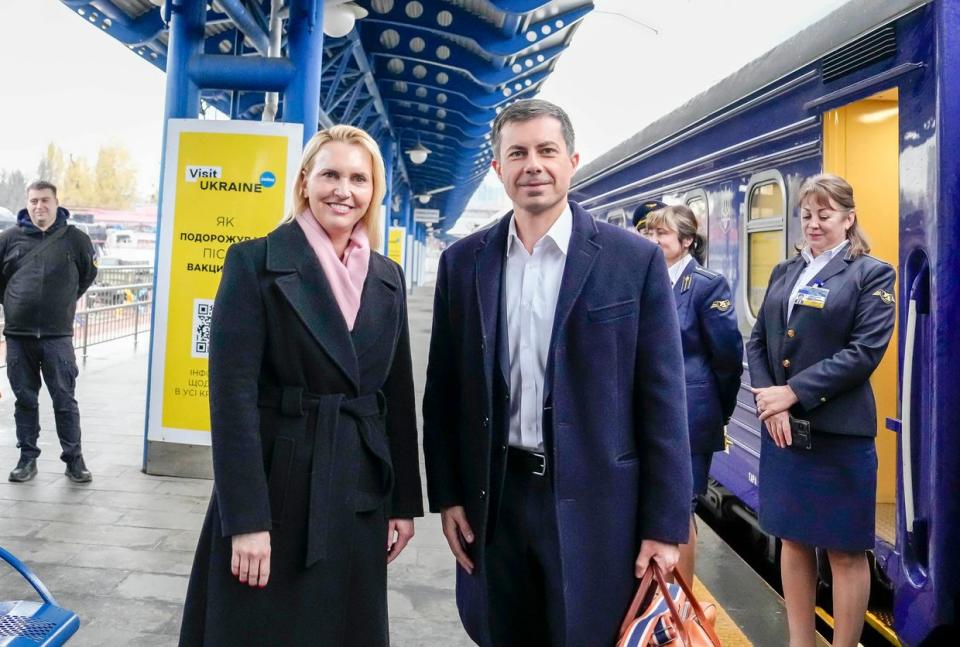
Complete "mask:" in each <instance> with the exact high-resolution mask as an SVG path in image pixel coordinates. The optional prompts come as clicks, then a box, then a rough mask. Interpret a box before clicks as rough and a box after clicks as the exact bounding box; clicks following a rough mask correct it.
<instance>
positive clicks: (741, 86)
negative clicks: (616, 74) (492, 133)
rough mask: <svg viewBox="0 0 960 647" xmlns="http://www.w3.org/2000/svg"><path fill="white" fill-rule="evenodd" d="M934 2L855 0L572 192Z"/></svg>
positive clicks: (607, 161)
mask: <svg viewBox="0 0 960 647" xmlns="http://www.w3.org/2000/svg"><path fill="white" fill-rule="evenodd" d="M928 2H929V0H852V1H851V2H848V3H847V4H845V5H843V6H842V7H840V8H838V9H836V10H835V11H833V12H832V13H830V14H829V15H828V16H826V17H824V18H823V19H821V20H819V21H818V22H816V23H814V24H812V25H810V26H809V27H807V28H805V29H804V30H803V31H801V32H799V33H797V34H796V35H794V36H792V37H791V38H789V39H788V40H786V41H784V42H783V43H781V44H780V45H778V46H776V47H775V48H773V49H772V50H770V51H769V52H767V53H766V54H764V55H763V56H761V57H760V58H757V59H755V60H754V61H752V62H750V63H748V64H747V65H745V66H744V67H742V68H741V69H740V70H738V71H737V72H735V73H733V74H731V75H730V76H728V77H727V78H725V79H723V80H722V81H720V82H719V83H717V84H716V85H714V86H713V87H711V88H709V89H708V90H706V91H704V92H702V93H700V94H698V95H697V96H695V97H693V98H692V99H690V100H689V101H687V102H686V103H685V104H683V105H682V106H680V107H679V108H677V109H676V110H673V111H672V112H670V113H669V114H667V115H664V116H663V117H661V118H660V119H658V120H656V121H654V122H653V123H651V124H650V125H649V126H647V127H646V128H644V129H643V130H641V131H640V132H638V133H637V134H635V135H634V136H633V137H630V138H629V139H627V140H626V141H624V142H622V143H621V144H619V145H617V146H615V147H614V148H612V149H610V150H609V151H607V152H606V153H604V154H603V155H601V156H600V157H598V158H597V159H595V160H593V161H591V162H590V163H588V164H585V165H584V166H582V167H581V168H580V170H579V171H577V174H576V175H575V176H574V179H573V187H574V188H575V189H576V188H582V187H584V186H586V185H588V184H589V183H591V182H592V181H595V180H597V179H599V178H600V177H601V176H603V175H606V174H607V173H609V172H612V171H613V170H615V169H616V168H618V167H620V166H622V165H626V164H628V163H629V162H630V161H631V160H632V159H634V158H636V157H637V156H639V155H640V154H642V153H643V152H644V151H646V150H648V149H650V148H652V147H654V146H655V145H656V144H658V143H659V142H661V141H663V140H664V139H666V138H668V137H670V136H671V135H674V134H676V133H678V132H680V131H683V130H685V129H687V128H690V127H693V126H696V125H697V124H698V123H700V122H703V121H706V120H707V119H708V118H709V117H710V116H712V115H714V114H715V113H717V112H719V111H722V110H723V109H724V108H726V107H728V106H730V105H731V104H733V103H735V102H736V101H738V100H740V99H742V98H744V97H746V96H748V95H750V94H752V93H753V92H756V91H757V90H760V89H761V88H764V87H766V86H768V85H769V84H771V83H773V82H775V81H777V80H778V79H781V78H783V77H784V76H786V75H788V74H790V73H791V72H794V71H795V70H797V69H799V68H801V67H803V66H805V65H808V64H809V63H812V62H813V61H815V60H817V59H819V58H820V57H822V56H823V55H824V54H826V53H828V52H830V51H832V50H835V49H837V48H838V47H841V46H843V45H844V44H846V43H848V42H849V41H851V40H854V39H856V38H857V37H859V36H862V35H864V34H866V33H868V32H870V31H872V30H873V29H875V28H876V27H878V26H880V25H882V24H884V23H887V22H889V21H891V20H893V19H894V18H896V17H898V16H900V15H903V14H904V13H907V12H909V11H911V10H913V9H916V8H917V7H920V6H923V5H925V4H927V3H928Z"/></svg>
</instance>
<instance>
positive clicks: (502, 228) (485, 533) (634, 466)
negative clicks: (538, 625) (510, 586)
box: [423, 202, 692, 645]
mask: <svg viewBox="0 0 960 647" xmlns="http://www.w3.org/2000/svg"><path fill="white" fill-rule="evenodd" d="M570 206H571V209H572V211H573V231H572V235H571V238H570V245H569V248H568V251H567V259H566V264H565V266H564V271H563V277H562V279H561V285H560V293H559V298H558V302H557V309H556V316H555V318H554V328H553V333H552V335H551V341H550V350H549V357H548V360H547V367H546V375H545V383H544V402H543V406H544V414H545V415H544V436H545V444H546V451H547V452H548V453H549V459H548V460H549V461H550V465H551V466H552V467H551V470H552V475H553V478H554V492H555V500H556V506H557V508H556V517H557V523H558V528H559V544H560V551H561V555H560V556H559V557H560V562H561V565H562V566H561V567H562V571H563V573H562V575H563V582H564V586H563V595H564V602H565V615H564V617H563V618H553V619H551V622H556V623H558V624H559V625H560V626H562V627H564V628H565V630H564V633H565V636H566V644H567V645H610V644H613V643H614V642H615V639H616V634H617V630H618V629H619V624H620V621H621V620H622V618H623V614H624V613H625V611H626V609H627V606H628V605H629V603H630V599H631V596H632V594H633V589H634V587H635V585H636V581H635V579H634V576H633V572H634V566H633V564H634V560H635V559H636V556H637V552H638V550H639V547H640V542H641V540H642V539H656V540H660V541H665V542H674V543H680V542H684V541H686V540H687V536H688V534H689V524H690V498H691V496H692V477H691V467H690V444H689V442H688V438H687V421H686V403H685V397H684V384H683V369H682V367H683V357H682V353H681V349H680V335H679V328H678V324H677V312H676V306H675V303H674V300H673V296H672V294H671V291H670V282H669V280H668V278H667V268H666V264H665V263H664V260H663V255H662V253H661V252H660V250H659V248H657V247H656V246H655V245H653V244H651V243H650V242H649V241H646V240H643V239H642V238H640V237H639V236H636V235H634V234H632V233H631V232H628V231H626V230H624V229H619V228H616V227H613V226H611V225H608V224H606V223H601V222H595V221H594V220H593V218H592V217H591V216H590V215H589V214H588V213H586V212H585V211H584V210H583V209H582V208H580V206H579V205H577V204H576V203H573V202H571V203H570ZM511 217H512V214H508V215H507V216H505V217H504V218H503V219H502V220H501V221H500V222H499V223H497V224H496V225H494V226H493V227H492V228H490V229H487V230H485V231H480V232H477V233H474V234H473V235H471V236H468V237H467V238H465V239H463V240H462V241H459V242H458V243H456V244H454V245H453V246H451V247H450V248H449V249H448V250H447V251H446V252H444V254H443V256H442V257H441V259H440V267H439V272H438V277H437V288H436V296H435V304H434V320H433V335H432V338H431V342H430V357H429V366H428V368H427V383H426V392H425V395H424V404H423V413H424V455H425V459H426V467H427V488H428V494H429V501H430V508H431V510H433V511H435V512H436V511H440V510H441V509H443V508H446V507H449V506H453V505H462V506H464V507H465V509H466V514H467V518H468V520H469V522H470V524H471V526H472V528H473V530H474V532H475V533H476V536H477V540H476V541H475V542H474V544H473V545H472V546H471V547H470V548H469V551H470V553H471V557H472V558H473V559H474V561H475V564H477V568H476V570H475V571H474V573H475V574H474V575H472V576H471V575H468V574H466V572H465V571H463V570H461V569H460V568H459V567H457V571H458V572H457V603H458V607H459V609H460V616H461V619H462V620H463V624H464V627H465V628H466V630H467V632H468V633H469V634H470V636H471V637H472V638H473V639H474V640H475V641H476V642H478V643H479V644H481V645H488V644H490V636H489V625H488V623H487V621H486V618H487V612H486V607H487V597H486V585H485V579H484V578H485V569H484V552H485V550H484V544H485V541H486V540H487V539H489V538H490V537H492V534H493V533H492V532H491V530H490V529H491V527H492V526H493V525H494V524H495V523H496V516H497V510H498V508H499V505H500V501H499V492H500V490H501V487H500V486H501V484H502V483H503V478H504V466H505V456H506V451H507V430H508V423H509V413H508V411H507V407H504V406H503V405H502V403H499V402H494V394H502V393H504V392H509V389H506V390H504V389H503V386H504V385H508V384H509V359H508V355H507V350H506V343H505V339H504V335H498V334H497V331H498V329H500V330H505V328H504V327H503V324H502V322H503V321H504V320H505V315H504V313H503V312H502V310H501V308H500V299H501V283H502V282H501V278H502V273H503V261H504V255H505V251H506V241H507V232H508V228H509V222H510V218H511ZM499 399H502V396H500V398H499Z"/></svg>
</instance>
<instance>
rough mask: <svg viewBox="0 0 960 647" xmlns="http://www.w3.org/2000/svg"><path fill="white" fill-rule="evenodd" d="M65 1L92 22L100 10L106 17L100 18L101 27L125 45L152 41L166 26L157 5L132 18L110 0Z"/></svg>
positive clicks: (64, 1) (143, 43) (64, 0)
mask: <svg viewBox="0 0 960 647" xmlns="http://www.w3.org/2000/svg"><path fill="white" fill-rule="evenodd" d="M63 3H64V4H65V5H67V6H68V7H70V8H71V9H73V10H74V11H76V12H77V13H79V14H80V15H82V16H84V17H85V18H87V20H90V21H91V22H95V21H96V19H95V18H93V14H94V13H95V12H99V14H100V15H101V16H102V18H103V19H105V20H103V19H102V20H100V27H101V29H103V30H104V31H105V32H107V33H108V34H110V35H111V36H113V37H114V38H116V39H117V40H119V41H120V42H121V43H123V44H125V45H134V46H137V45H146V44H148V43H151V42H152V41H153V40H154V39H155V38H157V36H159V35H160V34H162V33H163V30H164V29H165V28H166V25H164V24H163V18H162V17H161V16H160V9H159V8H157V7H154V8H153V9H150V10H149V11H147V12H146V13H144V14H143V15H142V16H138V17H137V18H131V17H130V16H128V15H127V14H126V12H124V11H123V9H121V8H120V7H118V6H117V5H115V4H114V3H113V2H111V1H110V0H63ZM107 21H109V22H107Z"/></svg>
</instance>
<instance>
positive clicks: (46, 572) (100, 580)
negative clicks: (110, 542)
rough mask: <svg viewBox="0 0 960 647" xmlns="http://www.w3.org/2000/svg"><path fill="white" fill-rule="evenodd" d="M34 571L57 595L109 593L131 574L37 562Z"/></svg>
mask: <svg viewBox="0 0 960 647" xmlns="http://www.w3.org/2000/svg"><path fill="white" fill-rule="evenodd" d="M33 572H34V573H36V574H37V577H39V578H40V581H41V582H43V583H44V584H45V585H46V587H47V588H48V589H50V591H51V592H54V595H55V596H57V597H59V596H60V595H62V594H65V593H73V594H77V595H89V596H102V595H108V594H110V593H112V592H113V590H114V589H116V588H117V585H118V584H119V583H120V582H122V581H123V580H124V579H126V577H127V575H129V573H128V572H127V571H119V570H110V569H102V568H80V567H76V566H65V565H63V564H35V565H34V568H33Z"/></svg>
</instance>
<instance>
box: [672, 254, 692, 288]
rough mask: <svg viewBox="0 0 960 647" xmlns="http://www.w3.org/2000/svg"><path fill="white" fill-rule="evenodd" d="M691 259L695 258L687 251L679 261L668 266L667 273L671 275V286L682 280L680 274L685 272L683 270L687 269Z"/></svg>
mask: <svg viewBox="0 0 960 647" xmlns="http://www.w3.org/2000/svg"><path fill="white" fill-rule="evenodd" d="M691 260H693V256H691V255H690V254H689V253H687V254H684V255H683V256H682V257H681V258H680V260H679V261H677V262H676V263H674V264H673V265H671V266H670V267H668V268H667V274H668V275H669V276H670V287H673V286H674V285H676V284H677V281H679V280H680V276H681V275H682V274H683V271H684V270H685V269H687V265H689V264H690V261H691Z"/></svg>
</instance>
